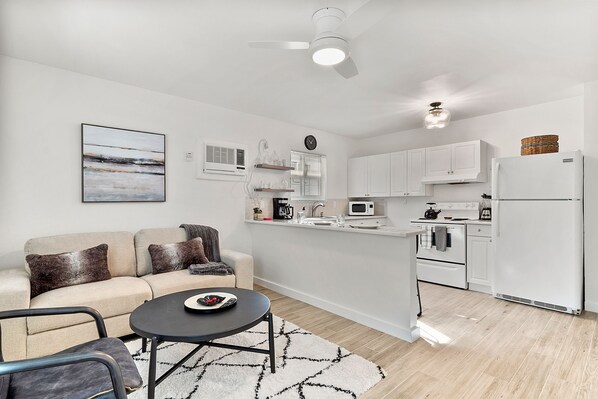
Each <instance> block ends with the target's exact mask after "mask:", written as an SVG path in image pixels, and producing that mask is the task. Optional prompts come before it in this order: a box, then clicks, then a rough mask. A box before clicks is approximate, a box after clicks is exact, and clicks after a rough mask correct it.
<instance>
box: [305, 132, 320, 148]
mask: <svg viewBox="0 0 598 399" xmlns="http://www.w3.org/2000/svg"><path fill="white" fill-rule="evenodd" d="M304 143H305V148H307V149H308V150H310V151H312V150H315V149H316V147H317V146H318V141H317V140H316V138H315V137H314V136H312V135H311V134H310V135H309V136H305V140H304Z"/></svg>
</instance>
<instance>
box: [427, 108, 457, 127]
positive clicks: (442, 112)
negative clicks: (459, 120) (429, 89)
mask: <svg viewBox="0 0 598 399" xmlns="http://www.w3.org/2000/svg"><path fill="white" fill-rule="evenodd" d="M440 105H441V103H440V102H436V103H432V104H430V106H431V107H432V108H431V109H430V110H429V111H428V113H427V114H426V116H425V117H424V127H425V128H426V129H442V128H443V127H446V126H447V125H448V124H449V122H450V120H451V113H450V112H449V110H447V109H443V108H440Z"/></svg>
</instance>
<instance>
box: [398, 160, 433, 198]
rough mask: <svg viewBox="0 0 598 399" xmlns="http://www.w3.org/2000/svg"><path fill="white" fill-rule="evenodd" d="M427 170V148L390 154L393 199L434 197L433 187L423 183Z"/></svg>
mask: <svg viewBox="0 0 598 399" xmlns="http://www.w3.org/2000/svg"><path fill="white" fill-rule="evenodd" d="M425 170H426V151H425V148H420V149H417V150H409V151H398V152H393V153H391V154H390V179H391V180H390V195H391V197H405V196H412V197H415V196H426V195H432V190H433V188H432V186H428V185H425V184H423V183H422V178H423V177H424V174H425Z"/></svg>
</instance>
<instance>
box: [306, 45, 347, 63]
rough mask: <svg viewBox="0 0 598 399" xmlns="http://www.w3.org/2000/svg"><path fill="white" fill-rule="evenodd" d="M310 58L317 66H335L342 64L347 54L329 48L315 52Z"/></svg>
mask: <svg viewBox="0 0 598 399" xmlns="http://www.w3.org/2000/svg"><path fill="white" fill-rule="evenodd" d="M311 58H312V60H313V61H314V62H315V63H316V64H318V65H336V64H340V63H341V62H343V61H344V60H345V58H347V54H345V52H344V51H343V50H340V49H337V48H334V47H329V48H323V49H320V50H318V51H316V52H315V53H313V55H312V56H311Z"/></svg>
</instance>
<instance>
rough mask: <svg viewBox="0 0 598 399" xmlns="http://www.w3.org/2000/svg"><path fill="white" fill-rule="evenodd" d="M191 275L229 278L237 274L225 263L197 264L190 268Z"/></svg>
mask: <svg viewBox="0 0 598 399" xmlns="http://www.w3.org/2000/svg"><path fill="white" fill-rule="evenodd" d="M189 273H191V274H210V275H216V276H228V275H231V274H235V272H234V270H233V268H232V267H230V266H228V265H227V264H226V263H224V262H208V263H204V264H195V265H191V266H189Z"/></svg>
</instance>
